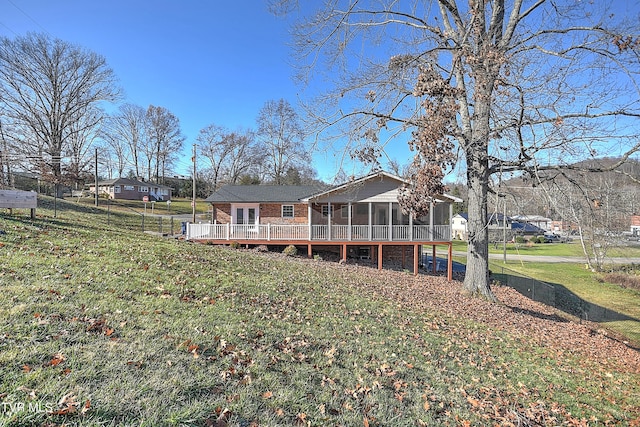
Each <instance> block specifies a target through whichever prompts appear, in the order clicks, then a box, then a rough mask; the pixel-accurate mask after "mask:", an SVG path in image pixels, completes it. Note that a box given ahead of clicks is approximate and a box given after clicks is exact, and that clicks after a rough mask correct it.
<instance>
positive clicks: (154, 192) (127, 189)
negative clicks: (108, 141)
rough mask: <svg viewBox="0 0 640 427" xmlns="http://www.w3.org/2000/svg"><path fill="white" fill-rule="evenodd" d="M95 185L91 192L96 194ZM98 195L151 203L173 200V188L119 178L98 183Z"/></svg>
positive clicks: (90, 188) (91, 186)
mask: <svg viewBox="0 0 640 427" xmlns="http://www.w3.org/2000/svg"><path fill="white" fill-rule="evenodd" d="M95 187H96V186H95V184H92V185H90V186H89V191H90V192H91V193H93V194H95V192H96V188H95ZM98 194H106V195H107V196H108V197H109V198H110V199H116V200H118V199H119V200H145V197H146V200H147V201H149V202H156V201H167V200H171V187H167V186H165V185H160V184H155V183H152V182H142V181H137V180H134V179H128V178H117V179H110V180H106V181H99V182H98Z"/></svg>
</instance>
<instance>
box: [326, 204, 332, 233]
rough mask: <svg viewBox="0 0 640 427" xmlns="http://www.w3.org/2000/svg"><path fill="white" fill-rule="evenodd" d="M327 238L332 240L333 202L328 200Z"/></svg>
mask: <svg viewBox="0 0 640 427" xmlns="http://www.w3.org/2000/svg"><path fill="white" fill-rule="evenodd" d="M327 240H331V202H327Z"/></svg>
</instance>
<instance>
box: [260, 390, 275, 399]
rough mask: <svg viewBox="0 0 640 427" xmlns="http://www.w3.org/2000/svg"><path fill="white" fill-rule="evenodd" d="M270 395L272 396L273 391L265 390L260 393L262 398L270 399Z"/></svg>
mask: <svg viewBox="0 0 640 427" xmlns="http://www.w3.org/2000/svg"><path fill="white" fill-rule="evenodd" d="M272 397H273V393H272V392H271V391H265V392H264V393H262V398H263V399H271V398H272Z"/></svg>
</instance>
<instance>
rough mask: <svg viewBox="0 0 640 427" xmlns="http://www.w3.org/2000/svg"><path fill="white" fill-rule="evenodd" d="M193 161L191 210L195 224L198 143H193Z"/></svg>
mask: <svg viewBox="0 0 640 427" xmlns="http://www.w3.org/2000/svg"><path fill="white" fill-rule="evenodd" d="M191 160H192V161H193V184H192V187H193V198H192V199H193V201H192V202H191V210H192V211H193V218H192V222H193V223H194V224H195V222H196V144H193V157H192V158H191Z"/></svg>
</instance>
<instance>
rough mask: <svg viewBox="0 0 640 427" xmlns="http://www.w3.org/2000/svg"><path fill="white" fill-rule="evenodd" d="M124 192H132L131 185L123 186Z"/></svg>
mask: <svg viewBox="0 0 640 427" xmlns="http://www.w3.org/2000/svg"><path fill="white" fill-rule="evenodd" d="M124 191H133V185H125V186H124Z"/></svg>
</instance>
